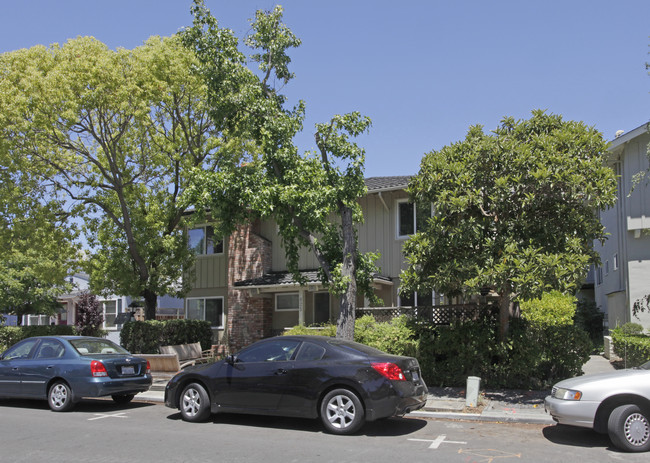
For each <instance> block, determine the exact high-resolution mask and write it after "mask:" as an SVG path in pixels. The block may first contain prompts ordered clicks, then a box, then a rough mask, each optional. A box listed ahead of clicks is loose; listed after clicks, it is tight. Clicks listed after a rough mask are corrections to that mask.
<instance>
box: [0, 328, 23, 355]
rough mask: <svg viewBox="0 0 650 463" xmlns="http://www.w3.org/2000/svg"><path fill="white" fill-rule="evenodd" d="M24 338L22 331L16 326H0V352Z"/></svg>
mask: <svg viewBox="0 0 650 463" xmlns="http://www.w3.org/2000/svg"><path fill="white" fill-rule="evenodd" d="M21 339H24V336H23V331H22V330H21V329H20V327H18V326H0V353H2V352H4V351H6V350H7V349H8V348H9V347H11V346H13V345H14V344H16V343H17V342H18V341H20V340H21Z"/></svg>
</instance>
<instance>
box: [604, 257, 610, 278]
mask: <svg viewBox="0 0 650 463" xmlns="http://www.w3.org/2000/svg"><path fill="white" fill-rule="evenodd" d="M607 275H609V261H608V260H606V261H605V276H607Z"/></svg>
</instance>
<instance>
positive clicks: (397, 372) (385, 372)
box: [371, 363, 406, 381]
mask: <svg viewBox="0 0 650 463" xmlns="http://www.w3.org/2000/svg"><path fill="white" fill-rule="evenodd" d="M371 365H372V367H373V368H374V369H375V370H377V371H378V372H379V373H381V375H382V376H385V377H386V378H388V379H391V380H394V381H405V380H406V378H405V377H404V373H402V369H401V368H400V367H398V366H397V365H395V364H394V363H372V364H371Z"/></svg>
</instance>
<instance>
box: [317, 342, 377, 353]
mask: <svg viewBox="0 0 650 463" xmlns="http://www.w3.org/2000/svg"><path fill="white" fill-rule="evenodd" d="M327 342H328V344H330V345H332V346H335V347H338V348H341V349H346V350H349V351H351V352H354V353H357V354H362V355H385V354H386V353H385V352H382V351H380V350H379V349H375V348H374V347H370V346H366V345H365V344H359V343H358V342H354V341H345V340H343V339H333V340H331V341H327Z"/></svg>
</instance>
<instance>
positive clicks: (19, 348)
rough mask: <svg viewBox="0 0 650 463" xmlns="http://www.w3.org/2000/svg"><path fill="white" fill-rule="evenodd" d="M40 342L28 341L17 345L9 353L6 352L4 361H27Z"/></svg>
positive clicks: (36, 340)
mask: <svg viewBox="0 0 650 463" xmlns="http://www.w3.org/2000/svg"><path fill="white" fill-rule="evenodd" d="M37 342H38V339H34V338H32V339H26V340H25V341H23V342H21V343H19V344H17V345H15V346H14V347H12V348H11V349H9V350H8V351H7V352H5V354H4V356H3V357H2V360H11V359H26V358H29V354H30V353H31V351H32V349H33V348H34V346H35V345H36V343H37Z"/></svg>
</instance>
